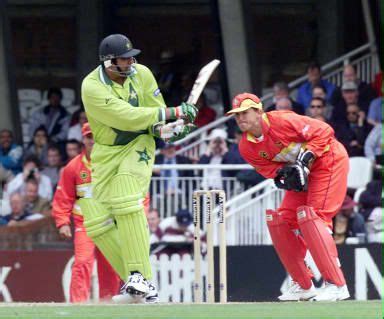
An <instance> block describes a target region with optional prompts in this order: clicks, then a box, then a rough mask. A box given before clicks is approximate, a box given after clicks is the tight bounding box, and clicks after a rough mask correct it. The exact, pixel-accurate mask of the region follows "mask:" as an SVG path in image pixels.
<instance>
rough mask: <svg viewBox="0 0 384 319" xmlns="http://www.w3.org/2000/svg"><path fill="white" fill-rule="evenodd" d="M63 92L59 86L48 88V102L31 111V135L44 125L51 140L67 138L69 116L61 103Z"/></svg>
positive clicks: (56, 141)
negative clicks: (39, 108) (41, 107)
mask: <svg viewBox="0 0 384 319" xmlns="http://www.w3.org/2000/svg"><path fill="white" fill-rule="evenodd" d="M62 97H63V94H62V92H61V90H60V89H59V88H50V89H49V90H48V101H49V104H48V105H46V106H45V107H44V108H43V109H41V110H37V111H35V112H34V113H32V116H31V119H30V121H29V132H30V135H31V136H32V135H33V133H34V132H35V131H36V129H37V128H38V127H40V126H43V127H45V129H46V130H47V132H48V137H49V139H50V140H51V141H52V142H55V143H59V142H64V141H65V140H66V139H67V135H68V129H69V122H70V116H69V114H68V112H67V110H66V109H65V108H64V107H63V106H62V105H61V99H62Z"/></svg>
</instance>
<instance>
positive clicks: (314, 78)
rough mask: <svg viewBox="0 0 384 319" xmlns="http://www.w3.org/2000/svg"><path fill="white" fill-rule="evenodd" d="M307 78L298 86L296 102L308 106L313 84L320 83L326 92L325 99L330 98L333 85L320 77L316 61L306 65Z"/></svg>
mask: <svg viewBox="0 0 384 319" xmlns="http://www.w3.org/2000/svg"><path fill="white" fill-rule="evenodd" d="M307 75H308V80H307V81H305V82H304V83H303V84H302V85H301V86H300V87H299V91H298V94H297V102H298V103H300V104H302V105H303V106H304V108H305V109H307V108H308V107H309V104H310V103H311V99H312V89H313V87H314V86H315V85H319V84H320V85H322V86H323V87H324V88H325V90H326V92H327V101H329V100H330V98H331V96H332V94H333V91H334V89H335V86H334V85H333V84H332V83H330V82H328V81H327V80H324V79H322V78H321V69H320V65H319V64H318V63H317V62H312V63H310V64H309V65H308V67H307Z"/></svg>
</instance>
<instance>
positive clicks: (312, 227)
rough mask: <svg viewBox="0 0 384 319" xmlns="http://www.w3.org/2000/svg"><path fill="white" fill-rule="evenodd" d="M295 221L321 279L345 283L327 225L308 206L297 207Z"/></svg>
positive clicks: (339, 283)
mask: <svg viewBox="0 0 384 319" xmlns="http://www.w3.org/2000/svg"><path fill="white" fill-rule="evenodd" d="M297 221H298V223H299V227H300V230H301V233H302V234H303V236H304V240H305V242H306V244H307V246H308V249H309V251H310V252H311V255H312V257H313V260H314V261H315V263H316V265H317V267H318V268H319V271H320V273H321V275H322V276H323V279H324V280H326V281H327V282H330V283H333V284H335V285H336V286H343V285H345V279H344V275H343V272H342V271H341V268H340V261H339V258H338V254H337V248H336V244H335V241H334V240H333V238H332V235H331V233H330V231H329V229H328V227H327V226H326V225H325V223H324V222H323V221H322V220H321V218H320V217H319V216H317V215H316V213H315V211H314V210H313V208H312V207H309V206H300V207H299V208H298V209H297Z"/></svg>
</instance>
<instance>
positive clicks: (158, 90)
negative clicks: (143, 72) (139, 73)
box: [153, 88, 160, 96]
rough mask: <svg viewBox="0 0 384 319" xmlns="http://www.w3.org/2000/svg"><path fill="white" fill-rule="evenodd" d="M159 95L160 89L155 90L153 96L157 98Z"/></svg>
mask: <svg viewBox="0 0 384 319" xmlns="http://www.w3.org/2000/svg"><path fill="white" fill-rule="evenodd" d="M159 94H160V89H159V88H157V89H156V90H155V92H153V96H158V95H159Z"/></svg>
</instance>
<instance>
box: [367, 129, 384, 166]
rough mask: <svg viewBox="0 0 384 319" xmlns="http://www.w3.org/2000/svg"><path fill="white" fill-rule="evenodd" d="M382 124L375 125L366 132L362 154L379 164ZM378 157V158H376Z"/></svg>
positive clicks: (381, 151) (381, 152)
mask: <svg viewBox="0 0 384 319" xmlns="http://www.w3.org/2000/svg"><path fill="white" fill-rule="evenodd" d="M382 128H383V126H382V124H381V123H380V124H379V125H376V126H375V127H374V128H373V129H372V131H371V132H370V133H369V134H368V137H367V139H366V140H365V144H364V155H365V157H367V158H369V159H370V160H372V161H373V162H375V163H376V164H381V160H380V159H381V157H382V154H383V150H382V145H383V144H382ZM378 159H379V160H378Z"/></svg>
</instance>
